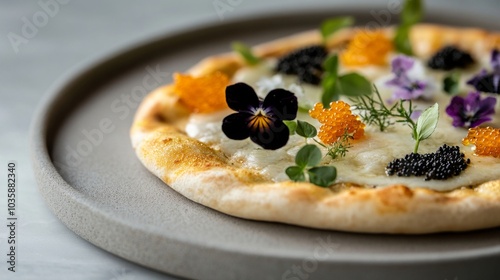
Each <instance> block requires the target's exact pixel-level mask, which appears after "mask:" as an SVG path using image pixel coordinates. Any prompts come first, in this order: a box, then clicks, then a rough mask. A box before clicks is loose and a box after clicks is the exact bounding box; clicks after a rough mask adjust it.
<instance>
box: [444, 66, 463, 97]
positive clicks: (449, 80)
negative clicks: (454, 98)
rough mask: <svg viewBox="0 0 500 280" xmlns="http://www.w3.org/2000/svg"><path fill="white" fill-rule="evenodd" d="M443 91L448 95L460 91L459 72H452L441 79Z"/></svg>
mask: <svg viewBox="0 0 500 280" xmlns="http://www.w3.org/2000/svg"><path fill="white" fill-rule="evenodd" d="M443 91H444V92H446V93H448V94H449V95H456V94H458V93H459V92H460V72H456V71H455V72H452V73H451V74H449V75H448V76H446V77H445V78H444V79H443Z"/></svg>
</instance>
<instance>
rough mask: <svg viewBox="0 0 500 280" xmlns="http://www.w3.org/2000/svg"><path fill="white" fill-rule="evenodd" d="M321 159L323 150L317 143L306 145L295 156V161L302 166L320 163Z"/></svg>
mask: <svg viewBox="0 0 500 280" xmlns="http://www.w3.org/2000/svg"><path fill="white" fill-rule="evenodd" d="M320 161H321V151H320V150H319V148H318V147H316V146H315V145H305V146H304V147H302V148H301V149H300V150H299V151H298V152H297V155H296V156H295V163H296V164H297V166H299V167H301V168H305V167H307V166H315V165H318V164H319V162H320Z"/></svg>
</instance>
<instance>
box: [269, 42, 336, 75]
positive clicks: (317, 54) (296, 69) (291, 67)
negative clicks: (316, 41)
mask: <svg viewBox="0 0 500 280" xmlns="http://www.w3.org/2000/svg"><path fill="white" fill-rule="evenodd" d="M327 55H328V52H327V50H326V49H325V47H323V46H311V47H306V48H303V49H299V50H297V51H294V52H292V53H290V54H287V55H285V56H283V57H282V58H280V59H279V61H278V65H277V67H276V71H277V72H280V73H284V74H292V75H297V76H298V78H299V80H300V81H302V82H305V83H309V84H313V85H318V84H319V83H320V82H321V75H322V74H323V66H322V64H323V61H324V60H325V58H326V56H327Z"/></svg>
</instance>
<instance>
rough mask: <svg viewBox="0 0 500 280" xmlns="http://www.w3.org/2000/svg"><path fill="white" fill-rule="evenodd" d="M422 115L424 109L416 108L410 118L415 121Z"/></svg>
mask: <svg viewBox="0 0 500 280" xmlns="http://www.w3.org/2000/svg"><path fill="white" fill-rule="evenodd" d="M421 115H422V110H415V111H413V112H412V113H411V115H410V118H411V119H412V120H414V121H416V120H418V118H420V116H421Z"/></svg>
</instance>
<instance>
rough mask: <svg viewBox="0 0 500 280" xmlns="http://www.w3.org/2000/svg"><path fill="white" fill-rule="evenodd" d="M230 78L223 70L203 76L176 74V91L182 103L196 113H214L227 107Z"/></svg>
mask: <svg viewBox="0 0 500 280" xmlns="http://www.w3.org/2000/svg"><path fill="white" fill-rule="evenodd" d="M229 82H230V81H229V78H228V77H227V76H226V75H224V74H223V73H221V72H215V73H213V74H209V75H207V76H203V77H193V76H190V75H184V74H180V73H175V74H174V91H175V93H176V94H177V95H178V96H179V97H180V99H181V101H182V103H183V104H184V105H186V106H187V107H188V108H189V109H190V110H192V111H193V112H196V113H212V112H215V111H219V110H222V109H225V108H227V103H226V87H227V86H228V85H229Z"/></svg>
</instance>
